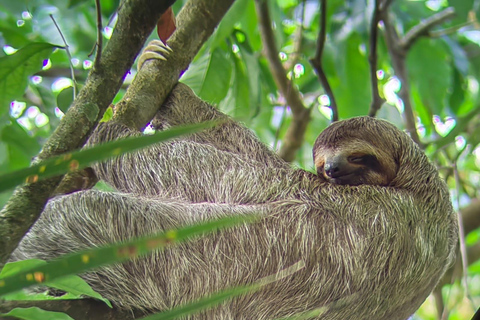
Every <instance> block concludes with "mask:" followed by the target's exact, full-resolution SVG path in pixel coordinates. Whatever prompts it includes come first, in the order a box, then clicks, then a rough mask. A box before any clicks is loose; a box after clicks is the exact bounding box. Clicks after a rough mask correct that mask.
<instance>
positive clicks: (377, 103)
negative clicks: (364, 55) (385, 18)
mask: <svg viewBox="0 0 480 320" xmlns="http://www.w3.org/2000/svg"><path fill="white" fill-rule="evenodd" d="M380 1H381V0H375V7H374V9H373V14H372V23H371V25H370V50H369V51H370V52H369V54H368V62H369V64H370V82H371V83H372V104H371V105H370V111H369V112H368V115H369V116H370V117H375V115H376V114H377V111H378V110H380V108H381V106H382V104H383V103H384V102H385V100H384V99H382V98H381V97H380V94H379V92H378V79H377V38H378V23H379V22H380V16H381V11H380V10H381V9H380Z"/></svg>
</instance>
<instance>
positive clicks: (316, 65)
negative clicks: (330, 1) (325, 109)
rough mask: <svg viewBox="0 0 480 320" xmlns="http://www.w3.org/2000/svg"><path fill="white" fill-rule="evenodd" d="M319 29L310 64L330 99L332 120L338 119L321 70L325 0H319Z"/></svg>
mask: <svg viewBox="0 0 480 320" xmlns="http://www.w3.org/2000/svg"><path fill="white" fill-rule="evenodd" d="M320 10H321V11H320V30H319V31H318V38H317V50H316V52H315V57H314V58H312V59H310V64H311V65H312V66H313V68H314V69H315V71H316V72H317V75H318V78H319V80H320V83H321V84H322V87H323V89H324V90H325V93H326V94H327V96H328V98H329V99H330V109H331V110H332V121H338V107H337V101H336V100H335V96H334V95H333V91H332V88H331V87H330V84H329V83H328V79H327V75H326V74H325V71H324V70H323V66H322V54H323V49H324V48H325V40H326V34H327V0H321V6H320Z"/></svg>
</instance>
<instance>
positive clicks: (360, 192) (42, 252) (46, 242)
mask: <svg viewBox="0 0 480 320" xmlns="http://www.w3.org/2000/svg"><path fill="white" fill-rule="evenodd" d="M216 118H222V119H227V118H226V116H225V115H222V114H220V113H219V112H218V111H216V110H215V109H214V108H213V107H211V106H209V105H208V104H206V103H204V102H202V101H201V100H199V99H198V98H197V97H195V96H194V95H193V93H192V92H191V91H190V89H189V88H188V87H186V86H184V85H181V84H179V85H178V86H177V87H176V89H174V92H173V93H172V95H171V97H170V99H169V102H168V103H167V105H166V106H165V107H164V108H163V109H162V110H161V117H160V116H159V117H158V118H157V119H156V120H155V125H156V126H162V127H168V126H171V125H177V124H184V123H193V122H198V121H203V120H210V119H216ZM226 121H227V122H225V123H224V124H223V125H221V126H219V127H217V128H215V129H212V130H208V131H205V132H202V133H199V134H196V135H194V136H191V137H189V138H187V139H183V140H178V141H173V142H169V143H165V144H160V145H156V146H154V147H151V148H149V149H146V150H143V151H140V152H137V153H134V154H129V155H124V156H121V157H119V158H117V159H115V160H112V161H108V162H106V163H103V164H100V165H98V166H96V167H95V171H96V173H97V175H99V177H100V178H101V179H103V180H105V181H107V182H108V183H110V184H111V185H113V186H114V187H115V188H116V189H117V190H118V191H119V192H115V193H109V192H100V191H96V190H90V191H82V192H78V193H75V194H71V195H66V196H62V197H57V198H55V199H52V200H51V201H50V202H49V204H48V206H47V208H46V209H45V211H44V213H43V215H42V217H41V219H40V220H39V221H38V222H37V223H36V225H35V226H34V227H33V228H32V230H31V231H30V233H29V234H28V235H27V236H26V237H25V239H24V240H23V241H22V243H21V245H20V247H19V249H18V250H17V251H16V252H15V259H20V258H33V257H36V258H42V259H51V258H54V257H57V256H59V255H61V254H64V253H68V252H72V251H76V250H80V249H85V248H88V247H92V246H97V245H103V244H106V243H110V242H115V241H121V240H125V239H129V238H131V237H136V236H140V235H144V234H149V233H153V232H158V231H160V230H165V229H167V228H173V227H178V226H182V225H185V224H190V223H195V222H198V221H203V220H205V219H208V218H211V217H220V216H225V215H236V214H240V213H252V212H256V213H259V214H262V215H263V217H264V218H263V219H262V220H261V221H260V222H258V223H256V224H252V225H245V226H241V227H236V228H232V229H228V230H224V231H221V232H218V233H216V234H214V235H211V236H208V237H204V238H202V239H198V240H195V241H193V242H190V243H187V244H182V245H180V246H178V247H175V248H171V249H168V250H164V251H160V252H156V253H154V254H152V255H151V256H149V257H147V258H144V259H136V260H134V261H131V262H128V263H125V264H122V265H118V266H111V267H108V268H103V269H100V270H98V271H96V272H90V273H88V274H85V275H83V277H84V278H85V279H86V280H87V281H88V282H89V283H90V284H91V285H92V286H93V287H94V288H95V290H97V291H99V292H100V293H101V294H102V295H103V296H105V297H106V298H108V299H110V300H111V301H113V302H114V303H115V304H116V305H117V306H119V307H122V308H127V309H128V308H135V309H143V310H146V311H154V310H166V309H168V308H171V307H174V306H177V305H179V304H182V303H186V302H189V301H192V300H194V299H198V298H200V297H202V296H205V295H207V294H209V293H212V292H215V291H217V290H222V289H225V288H228V287H231V286H238V285H241V284H248V283H251V282H253V281H255V280H258V279H260V278H262V277H265V276H267V275H271V274H274V273H276V272H278V271H279V270H282V269H284V268H286V267H289V266H291V265H293V264H294V263H296V262H298V261H300V260H303V261H304V262H305V268H304V269H302V270H300V271H298V272H296V273H294V274H293V275H291V276H288V277H286V278H285V279H283V280H280V281H278V282H276V283H273V284H270V285H268V286H266V287H265V288H264V289H262V290H261V291H259V292H257V293H254V294H250V295H246V296H243V297H240V298H235V299H233V300H232V301H229V302H225V303H224V304H222V305H221V306H219V307H216V308H214V309H211V310H207V311H204V312H202V313H200V314H198V315H194V316H191V317H188V319H195V320H200V319H214V320H227V319H245V320H247V319H248V320H252V319H274V318H277V317H282V316H288V315H293V314H295V313H297V312H302V311H307V310H312V309H314V308H319V307H322V306H327V311H326V313H325V314H324V315H323V317H322V319H342V320H343V319H370V320H375V319H406V318H408V316H410V315H411V314H412V313H413V312H414V311H415V310H416V309H417V308H418V307H419V306H420V305H421V304H422V302H423V301H424V300H425V298H426V297H427V296H428V295H429V293H430V292H431V290H432V289H433V288H434V287H435V284H436V283H437V282H438V280H439V279H440V277H441V276H442V274H443V273H444V271H445V269H446V268H447V266H448V265H449V264H450V263H451V262H452V260H453V257H454V251H455V245H456V241H457V225H456V218H455V215H454V213H453V210H452V206H451V203H450V200H449V194H448V189H447V187H446V185H445V183H444V182H443V181H442V180H441V179H440V178H439V176H438V173H437V171H436V169H435V168H434V166H433V165H432V164H430V163H429V161H428V159H427V157H426V156H425V155H424V154H423V153H422V152H421V151H420V150H419V148H418V147H417V146H416V145H415V144H414V143H413V142H412V140H411V139H410V138H409V137H408V136H407V135H406V134H404V133H403V132H401V131H400V130H398V129H396V128H395V127H394V126H393V125H391V124H389V123H387V122H385V121H381V120H374V119H372V118H367V117H364V118H355V119H351V120H347V121H343V122H340V123H337V124H334V125H332V126H330V127H329V128H327V129H326V130H328V131H327V134H324V136H325V137H326V138H325V143H335V141H339V140H341V139H345V138H346V139H350V138H352V137H355V138H356V139H357V138H358V139H365V140H366V141H368V143H370V144H372V145H376V146H378V147H379V148H384V149H386V151H387V152H388V154H390V156H392V157H393V158H394V160H395V162H396V163H397V164H398V168H399V169H398V172H397V175H396V177H395V178H394V180H393V181H392V183H391V184H390V186H388V187H380V186H371V185H360V186H355V187H353V186H344V185H334V184H330V183H327V182H326V181H325V180H324V179H323V178H322V177H318V176H316V175H314V174H312V173H309V172H306V171H304V170H299V169H293V168H291V167H290V166H289V165H288V164H286V163H285V162H283V161H282V160H281V159H279V158H278V157H277V156H276V155H275V154H274V153H273V152H271V151H270V150H269V149H268V148H267V147H265V146H264V145H263V144H261V143H260V142H259V141H258V140H257V139H256V138H255V136H254V135H253V134H252V133H251V132H250V131H248V130H247V129H245V128H244V127H242V126H240V125H238V124H236V123H234V122H233V121H232V120H228V119H227V120H226ZM132 134H136V133H133V132H131V131H130V130H129V129H127V128H125V127H123V126H122V125H119V124H117V123H113V122H112V123H106V124H102V125H101V126H100V127H99V129H98V130H97V131H96V132H95V134H94V136H93V137H92V139H91V141H90V143H99V142H103V141H107V140H111V139H116V138H118V137H120V136H126V135H132ZM342 299H343V300H342ZM336 301H343V303H335V302H336Z"/></svg>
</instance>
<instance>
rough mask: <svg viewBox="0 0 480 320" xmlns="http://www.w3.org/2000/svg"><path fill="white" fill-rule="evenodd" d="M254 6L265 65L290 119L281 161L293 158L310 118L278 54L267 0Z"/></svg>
mask: <svg viewBox="0 0 480 320" xmlns="http://www.w3.org/2000/svg"><path fill="white" fill-rule="evenodd" d="M255 7H256V10H257V16H258V20H259V29H260V36H261V38H262V41H263V50H264V54H265V57H266V58H267V60H268V66H269V68H270V71H271V73H272V76H273V79H274V81H275V83H276V85H277V87H278V91H279V92H280V93H281V95H283V97H285V100H286V101H287V104H288V106H289V107H290V109H291V110H292V122H290V125H289V127H288V129H287V132H286V133H285V136H284V138H283V144H282V147H281V148H280V151H279V152H278V153H279V155H280V157H281V158H282V159H284V160H285V161H293V160H294V159H295V153H296V151H297V150H298V149H299V148H300V147H301V146H302V144H303V141H304V137H305V131H306V129H307V125H308V123H309V122H310V112H311V110H310V109H307V108H306V107H305V106H304V104H303V99H302V97H301V95H300V92H299V91H298V89H297V87H296V86H295V85H294V84H293V83H292V81H291V80H290V79H288V78H287V74H286V71H285V69H284V67H283V65H282V62H281V61H280V58H279V56H278V49H277V45H276V43H275V36H274V34H273V30H272V21H271V18H270V12H269V8H268V3H267V1H265V0H256V1H255Z"/></svg>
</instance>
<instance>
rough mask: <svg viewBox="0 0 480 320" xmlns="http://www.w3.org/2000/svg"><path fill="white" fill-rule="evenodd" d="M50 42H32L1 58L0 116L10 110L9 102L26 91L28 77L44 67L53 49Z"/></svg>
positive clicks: (53, 46)
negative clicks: (44, 62)
mask: <svg viewBox="0 0 480 320" xmlns="http://www.w3.org/2000/svg"><path fill="white" fill-rule="evenodd" d="M55 48H58V46H55V45H53V44H50V43H30V44H28V45H26V46H25V47H23V48H21V49H20V50H18V51H17V52H15V53H14V54H12V55H10V56H5V57H1V58H0V116H2V115H3V114H5V113H7V112H8V110H9V109H8V108H9V103H10V102H11V101H12V100H13V99H15V98H18V97H21V96H22V95H23V93H24V92H25V89H26V88H27V84H28V77H29V76H31V75H32V74H34V73H35V72H37V71H39V70H41V69H42V67H43V61H44V60H45V59H47V58H48V56H49V55H50V53H52V51H53V49H55Z"/></svg>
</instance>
